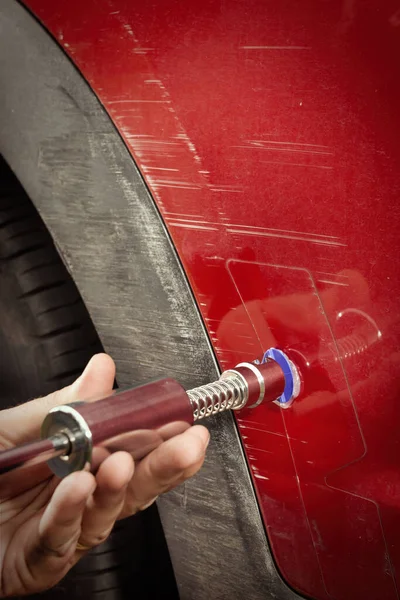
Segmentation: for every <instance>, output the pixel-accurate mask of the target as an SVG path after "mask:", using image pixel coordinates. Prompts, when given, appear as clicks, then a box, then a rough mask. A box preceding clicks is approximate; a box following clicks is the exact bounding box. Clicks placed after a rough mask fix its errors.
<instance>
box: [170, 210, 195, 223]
mask: <svg viewBox="0 0 400 600" xmlns="http://www.w3.org/2000/svg"><path fill="white" fill-rule="evenodd" d="M164 214H165V215H175V216H177V217H198V218H199V219H202V215H188V214H186V213H176V212H168V211H166V210H165V211H164ZM178 221H179V219H178Z"/></svg>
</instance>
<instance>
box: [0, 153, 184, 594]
mask: <svg viewBox="0 0 400 600" xmlns="http://www.w3.org/2000/svg"><path fill="white" fill-rule="evenodd" d="M0 351H1V360H0V385H1V393H0V409H4V408H8V407H11V406H13V405H16V404H19V403H21V402H23V401H25V400H28V399H29V398H34V397H37V396H43V395H46V394H48V393H50V392H52V391H54V390H56V389H60V388H61V387H63V386H65V385H68V384H69V383H71V382H72V381H74V380H75V379H76V377H78V376H79V375H80V374H81V372H82V371H83V369H84V367H85V365H86V363H87V362H88V360H89V359H90V357H91V356H92V355H93V354H95V353H96V352H101V351H102V345H101V342H100V340H99V337H98V335H97V333H96V331H95V328H94V326H93V324H92V321H91V319H90V316H89V314H88V312H87V309H86V307H85V305H84V303H83V301H82V299H81V297H80V295H79V292H78V290H77V288H76V286H75V284H74V282H73V280H72V278H71V276H70V274H69V273H68V271H67V269H66V267H65V265H64V263H63V261H62V260H61V258H60V256H59V254H58V252H57V249H56V247H55V245H54V242H53V240H52V238H51V236H50V234H49V232H48V230H47V229H46V227H45V225H44V223H43V221H42V220H41V218H40V216H39V214H38V212H37V211H36V209H35V207H34V206H33V204H32V202H31V201H30V199H29V198H28V196H27V195H26V194H25V192H24V190H23V188H22V187H21V185H20V184H19V182H18V180H17V179H16V177H15V176H14V174H13V173H12V172H11V170H10V169H9V167H8V165H7V164H6V163H5V161H4V160H3V158H2V157H1V156H0ZM154 572H157V577H154ZM132 597H135V598H136V600H145V599H149V600H150V599H154V598H166V599H168V598H171V599H173V598H177V590H176V584H175V579H174V576H173V571H172V566H171V563H170V559H169V554H168V550H167V546H166V542H165V539H164V534H163V530H162V526H161V523H160V519H159V516H158V511H157V508H156V507H155V506H153V507H150V509H147V510H146V511H144V512H143V513H139V514H138V515H136V516H135V517H132V518H130V519H125V520H124V521H122V522H119V523H118V524H117V526H116V527H115V528H114V531H113V533H112V534H111V536H110V538H109V539H108V540H107V541H106V542H105V543H104V544H102V545H101V546H99V547H98V548H95V549H94V550H93V551H92V552H91V553H89V554H88V555H87V556H86V557H85V558H84V559H83V560H82V561H81V562H80V563H78V565H76V567H75V568H74V569H72V571H70V573H69V574H68V575H67V576H66V577H65V578H64V580H63V581H62V582H61V583H60V584H59V585H58V586H57V587H56V588H54V589H53V590H50V591H48V592H45V593H43V594H38V595H35V596H32V598H50V599H53V600H55V599H57V600H58V599H61V598H62V599H68V600H69V599H74V600H75V599H76V600H79V599H82V600H83V599H84V600H94V599H96V600H117V599H118V600H125V598H126V599H128V598H129V599H130V598H132Z"/></svg>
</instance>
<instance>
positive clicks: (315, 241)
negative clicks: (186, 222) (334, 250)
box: [227, 229, 347, 247]
mask: <svg viewBox="0 0 400 600" xmlns="http://www.w3.org/2000/svg"><path fill="white" fill-rule="evenodd" d="M227 231H228V232H229V233H241V234H244V235H259V236H261V237H272V238H278V239H279V238H281V239H286V240H296V241H301V242H310V243H312V244H322V245H325V246H343V247H346V246H347V244H343V243H341V242H336V241H333V240H332V241H330V240H319V239H316V238H309V237H304V236H299V235H297V236H296V235H285V234H282V233H281V234H278V233H267V232H263V231H246V230H244V229H227Z"/></svg>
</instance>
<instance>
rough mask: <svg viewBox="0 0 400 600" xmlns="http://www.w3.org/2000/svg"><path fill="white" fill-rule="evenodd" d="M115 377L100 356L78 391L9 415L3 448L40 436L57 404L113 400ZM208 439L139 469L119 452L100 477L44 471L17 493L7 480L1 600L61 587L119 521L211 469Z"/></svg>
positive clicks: (36, 471) (0, 527)
mask: <svg viewBox="0 0 400 600" xmlns="http://www.w3.org/2000/svg"><path fill="white" fill-rule="evenodd" d="M114 376H115V366H114V362H113V361H112V359H111V358H110V357H109V356H107V355H105V354H99V355H96V356H94V357H93V358H92V360H91V361H90V362H89V364H88V365H87V367H86V369H85V371H84V373H83V374H82V375H81V377H79V379H77V380H76V381H75V383H74V384H72V385H71V386H69V387H66V388H64V389H63V390H61V391H58V392H55V393H53V394H50V395H49V396H47V397H45V398H40V399H38V400H33V401H31V402H27V403H26V404H24V405H21V406H19V407H16V408H12V409H9V410H5V411H2V412H1V418H0V449H5V448H10V447H12V446H15V445H18V444H22V443H25V442H28V441H31V440H33V439H35V438H37V437H38V435H39V429H40V425H41V423H42V421H43V419H44V417H45V415H46V414H47V412H48V411H49V409H50V408H52V407H53V406H57V405H60V404H67V403H70V402H75V401H77V400H85V399H90V398H93V397H104V396H106V395H109V394H110V393H111V391H112V385H113V381H114ZM208 441H209V433H208V431H207V429H206V428H205V427H202V426H201V425H196V426H194V427H191V428H189V429H188V430H187V431H185V432H184V433H182V434H180V435H177V436H175V437H173V438H171V439H169V440H167V441H165V442H163V443H162V444H161V445H160V446H159V447H158V448H156V449H155V450H153V451H152V452H151V453H150V454H148V455H147V456H146V457H145V458H143V459H142V460H141V461H139V462H138V463H136V464H135V463H134V460H133V458H132V456H131V455H130V454H129V453H128V452H125V451H117V452H115V453H113V454H111V455H109V456H108V457H107V458H106V459H105V460H104V461H103V462H102V463H101V465H100V466H99V468H98V470H97V472H96V474H95V475H94V474H92V473H89V472H85V471H80V472H76V473H72V474H71V475H69V476H68V477H66V478H65V479H63V480H61V481H60V480H59V479H58V478H57V477H55V476H54V475H52V474H51V472H50V470H49V469H48V467H47V465H39V466H37V467H36V468H32V469H31V470H30V471H29V472H28V473H27V474H26V475H24V477H23V478H20V480H19V481H18V489H17V488H15V489H17V491H14V493H13V494H10V493H9V489H8V488H7V490H8V491H7V490H6V489H5V488H4V487H3V490H2V484H1V480H0V539H1V544H0V575H1V577H0V597H8V596H13V595H23V594H31V593H35V592H38V591H42V590H44V589H47V588H49V587H52V586H53V585H55V584H56V583H57V582H58V581H60V579H62V578H63V577H64V575H66V573H67V572H68V571H69V570H70V569H71V567H73V565H74V564H75V563H76V562H77V561H78V560H79V559H80V558H81V557H82V556H83V555H84V554H85V553H86V552H88V550H90V549H91V548H93V547H94V546H96V545H98V544H100V543H102V542H103V541H104V540H105V539H106V538H107V537H108V535H109V534H110V532H111V530H112V528H113V526H114V523H115V521H116V520H118V519H121V518H124V517H127V516H129V515H132V514H134V513H136V512H137V511H140V510H143V509H144V508H146V507H147V506H149V505H150V504H151V503H152V502H154V500H155V499H156V497H157V496H158V495H160V494H161V493H163V492H166V491H168V490H170V489H172V488H173V487H175V486H176V485H178V484H180V483H181V482H183V481H184V480H185V479H187V478H189V477H191V476H192V475H194V474H195V473H196V472H197V471H198V470H199V469H200V467H201V465H202V464H203V461H204V456H205V450H206V448H207V445H208ZM9 475H10V474H9Z"/></svg>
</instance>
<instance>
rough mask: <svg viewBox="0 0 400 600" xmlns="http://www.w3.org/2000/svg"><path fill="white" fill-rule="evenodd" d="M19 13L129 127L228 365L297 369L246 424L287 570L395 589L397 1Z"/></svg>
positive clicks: (399, 482) (216, 1) (335, 587)
mask: <svg viewBox="0 0 400 600" xmlns="http://www.w3.org/2000/svg"><path fill="white" fill-rule="evenodd" d="M25 4H26V5H27V6H28V7H29V8H30V9H31V10H32V11H33V13H34V14H35V15H36V16H37V17H38V18H39V19H40V20H41V21H42V22H43V24H44V25H45V27H46V28H47V29H48V30H49V31H50V32H51V33H52V34H53V36H54V37H55V38H56V39H57V40H58V42H59V43H60V44H61V45H62V46H63V48H64V49H65V51H66V52H67V53H68V54H69V56H70V57H71V58H72V60H73V61H74V62H75V64H76V65H77V67H78V68H79V69H80V70H81V72H82V73H83V75H84V77H85V78H86V79H87V81H88V82H89V84H90V85H91V86H92V88H93V90H94V91H95V93H96V94H97V95H98V97H99V98H100V100H101V102H102V103H103V104H104V106H105V108H106V110H107V111H108V113H109V115H110V116H111V118H112V119H113V121H114V123H115V125H116V127H117V128H118V130H119V131H120V133H121V135H122V136H123V138H124V139H125V141H126V144H127V146H128V148H129V149H130V151H131V153H132V155H133V157H134V159H135V160H136V162H137V164H138V166H139V168H140V170H141V172H142V174H143V177H144V179H145V181H146V182H147V185H148V186H149V188H150V190H151V193H152V195H153V197H154V199H155V201H156V203H157V206H158V208H159V210H160V212H161V214H162V217H163V219H164V221H165V223H166V226H167V228H168V231H169V233H170V235H171V237H172V240H173V242H174V244H175V247H176V249H177V251H178V254H179V256H180V259H181V261H182V263H183V265H184V268H185V271H186V273H187V275H188V277H189V280H190V283H191V286H192V289H193V291H194V294H195V297H196V299H197V302H198V305H199V309H200V311H201V314H202V316H203V319H204V322H205V324H206V326H207V328H208V332H209V335H210V338H211V340H212V343H213V345H214V349H215V352H216V354H217V356H218V360H219V362H220V365H221V367H222V368H227V367H232V366H233V365H234V364H236V363H237V362H240V361H243V360H253V359H254V358H255V357H259V356H260V355H261V354H262V353H263V351H264V350H265V349H267V348H268V347H270V346H278V347H280V348H282V349H285V350H287V351H288V353H290V354H291V356H292V357H293V359H294V360H295V361H296V362H297V364H298V365H299V366H300V368H301V370H302V376H303V392H302V396H301V398H300V399H299V400H298V401H297V402H295V403H294V404H293V406H292V407H291V408H289V409H288V410H286V411H283V410H281V409H280V408H279V407H278V406H276V405H269V406H261V407H259V408H257V409H256V410H254V411H253V412H250V411H247V412H246V411H243V412H242V413H241V414H240V415H238V419H237V420H238V425H239V429H240V432H241V435H242V440H243V444H244V447H245V451H246V455H247V459H248V463H249V465H250V469H251V473H252V477H253V481H254V485H255V489H256V491H257V495H258V500H259V504H260V508H261V511H262V514H263V517H264V522H265V526H266V530H267V534H268V538H269V540H270V544H271V548H272V551H273V554H274V556H275V559H276V562H277V564H278V567H279V569H280V571H281V573H282V575H283V576H284V578H285V579H286V580H287V582H288V583H289V584H290V585H292V586H293V587H294V588H295V589H297V590H298V591H300V592H303V593H305V594H307V595H309V596H312V597H315V598H318V599H328V598H335V599H338V600H350V599H351V600H356V599H358V598H360V599H361V598H368V599H369V600H372V599H376V600H382V599H385V600H392V599H393V600H394V599H395V598H398V586H399V583H400V582H399V577H400V576H399V570H400V541H399V540H400V452H399V450H400V427H399V417H400V404H399V375H398V371H399V351H398V347H399V318H398V317H399V310H398V308H399V306H398V296H399V291H400V288H399V280H398V265H397V257H398V256H399V250H400V241H399V234H398V223H399V222H398V218H399V190H400V182H399V160H400V143H399V137H398V132H399V110H398V107H399V106H400V102H399V101H400V78H399V72H398V61H399V58H400V10H399V8H398V3H396V2H394V1H392V0H385V1H382V2H378V0H377V1H376V2H364V3H361V2H357V1H356V0H345V1H343V2H341V3H339V2H332V1H327V2H321V1H317V0H315V1H314V0H308V1H307V2H303V3H300V2H296V1H295V0H283V1H282V2H278V3H277V2H270V1H265V0H239V1H235V2H222V1H221V0H205V1H202V2H200V1H199V0H189V1H188V2H184V3H182V2H177V1H176V0H158V1H157V2H155V1H147V2H133V1H132V0H102V1H99V0H86V1H85V2H82V1H81V0H79V1H78V0H69V1H68V2H61V1H60V0H59V1H55V0H26V1H25ZM110 202H112V198H110ZM121 260H123V257H121ZM228 450H229V449H228Z"/></svg>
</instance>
